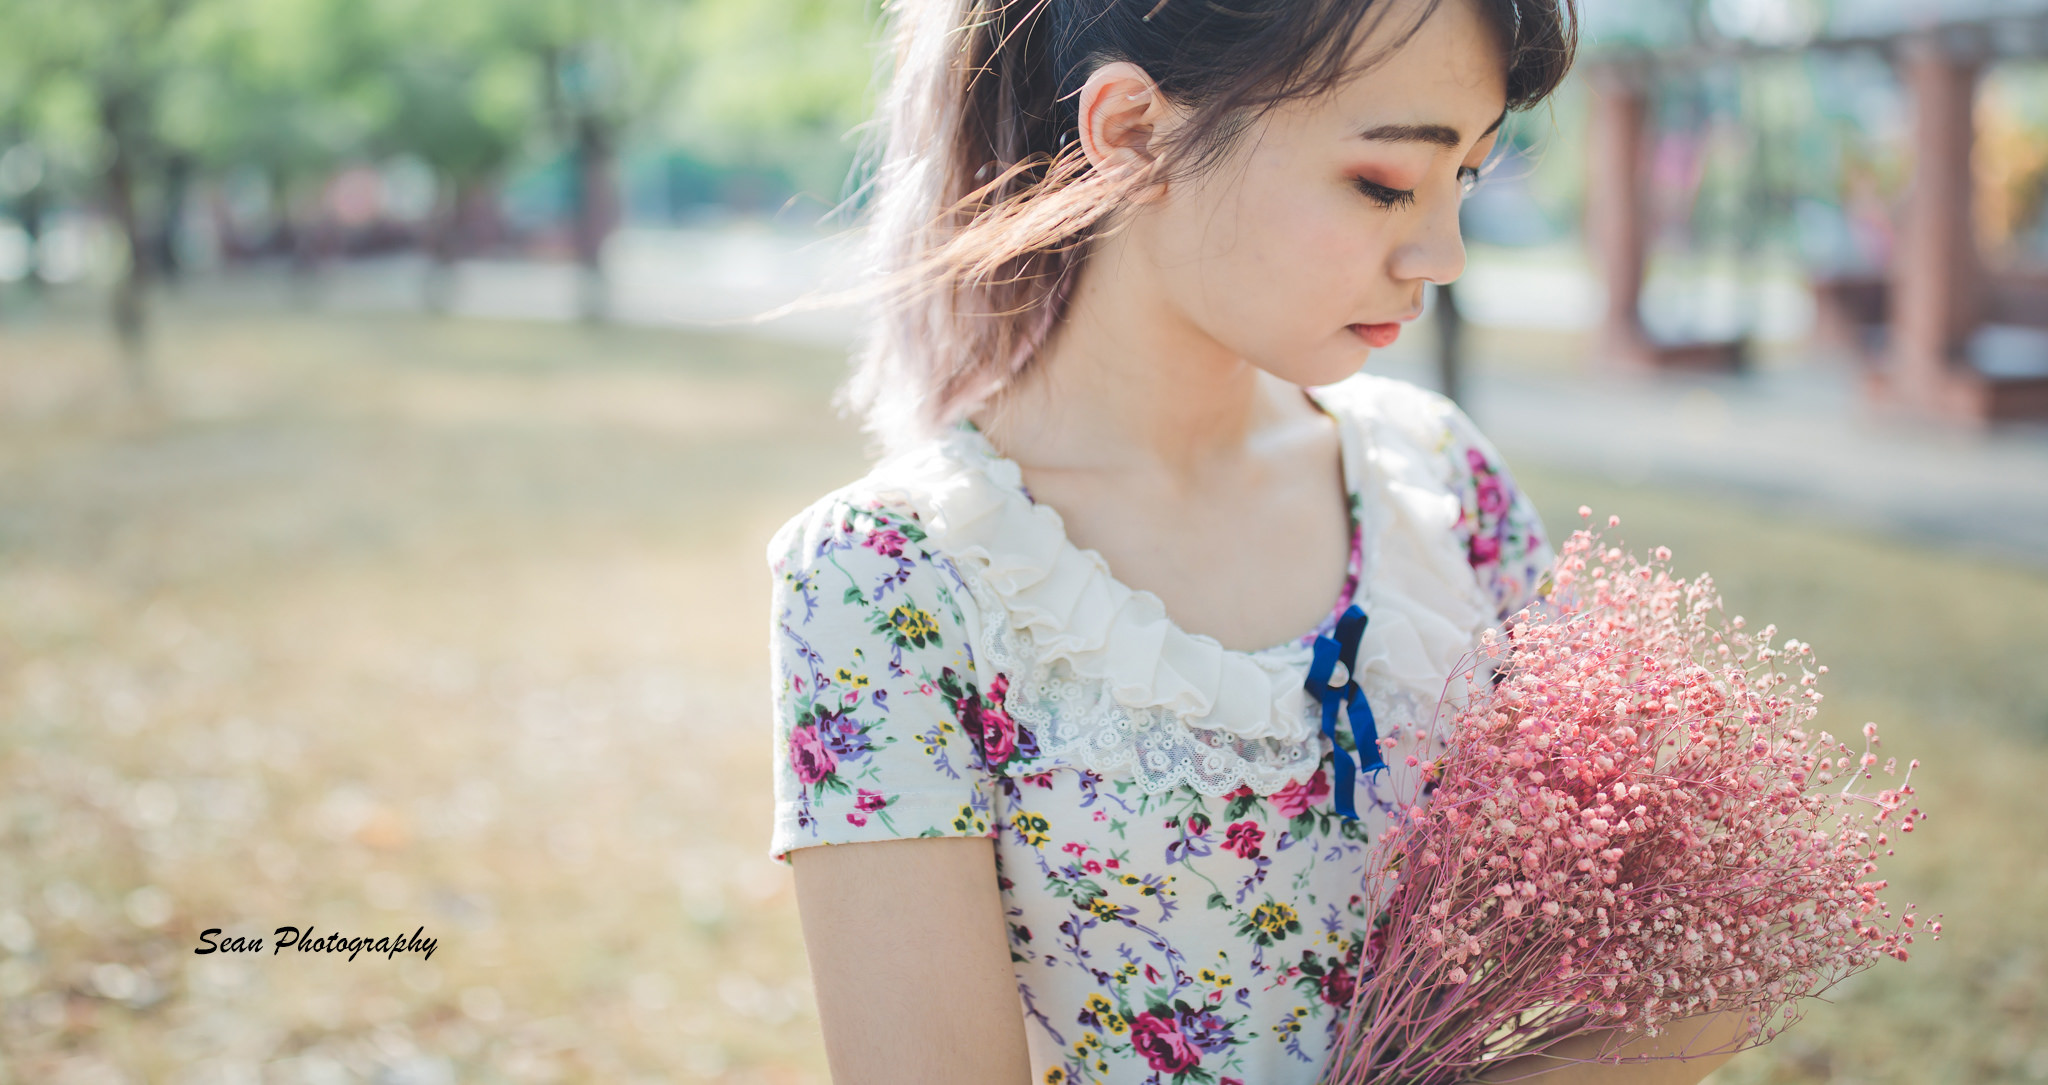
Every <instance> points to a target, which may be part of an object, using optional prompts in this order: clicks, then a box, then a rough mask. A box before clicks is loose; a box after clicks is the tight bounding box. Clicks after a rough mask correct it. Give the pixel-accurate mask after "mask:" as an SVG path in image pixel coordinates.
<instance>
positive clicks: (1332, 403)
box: [1315, 373, 1479, 455]
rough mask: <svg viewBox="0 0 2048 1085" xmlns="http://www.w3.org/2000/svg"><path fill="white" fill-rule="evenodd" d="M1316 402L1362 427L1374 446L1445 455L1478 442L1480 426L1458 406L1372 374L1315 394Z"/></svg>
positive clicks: (1345, 381) (1337, 384)
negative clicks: (1394, 444) (1388, 444)
mask: <svg viewBox="0 0 2048 1085" xmlns="http://www.w3.org/2000/svg"><path fill="white" fill-rule="evenodd" d="M1315 395H1316V401H1317V402H1319V403H1321V404H1322V405H1323V407H1324V409H1326V410H1328V411H1330V412H1331V413H1332V414H1335V415H1338V416H1340V417H1344V418H1347V419H1349V420H1351V421H1353V422H1362V423H1368V424H1369V425H1368V426H1366V427H1364V428H1366V429H1367V430H1368V433H1367V434H1366V436H1367V438H1368V439H1370V440H1375V441H1378V442H1381V443H1386V442H1389V441H1393V442H1398V443H1400V444H1404V445H1407V446H1410V447H1412V448H1414V449H1416V450H1418V451H1421V452H1426V453H1430V454H1434V455H1443V454H1444V453H1446V452H1448V451H1450V450H1451V448H1452V446H1453V445H1454V444H1458V443H1461V442H1470V441H1473V440H1474V439H1477V438H1479V430H1478V427H1477V426H1474V425H1473V424H1472V420H1471V419H1470V418H1468V417H1466V415H1465V412H1464V411H1462V410H1460V409H1459V408H1458V405H1457V404H1456V403H1453V402H1451V400H1450V399H1449V398H1447V397H1445V396H1443V395H1442V394H1440V393H1437V392H1434V391H1431V390H1430V389H1428V388H1424V387H1422V386H1420V385H1416V384H1411V383H1409V382H1407V381H1404V380H1397V379H1395V378H1393V377H1382V376H1379V375H1378V374H1374V373H1358V374H1355V375H1353V376H1351V377H1348V378H1346V379H1344V380H1342V381H1339V382H1337V383H1336V384H1331V385H1326V386H1324V387H1322V388H1319V389H1317V390H1316V393H1315Z"/></svg>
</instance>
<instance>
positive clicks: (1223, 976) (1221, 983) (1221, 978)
mask: <svg viewBox="0 0 2048 1085" xmlns="http://www.w3.org/2000/svg"><path fill="white" fill-rule="evenodd" d="M1202 982H1203V983H1206V984H1208V985H1209V986H1211V987H1228V986H1230V975H1229V973H1225V972H1217V971H1216V970H1215V969H1213V968H1204V969H1202Z"/></svg>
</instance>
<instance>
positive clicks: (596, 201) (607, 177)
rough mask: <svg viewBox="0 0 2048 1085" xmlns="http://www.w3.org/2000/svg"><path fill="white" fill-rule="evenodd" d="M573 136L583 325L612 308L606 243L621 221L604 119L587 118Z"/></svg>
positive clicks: (612, 147) (612, 142)
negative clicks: (605, 257) (606, 274)
mask: <svg viewBox="0 0 2048 1085" xmlns="http://www.w3.org/2000/svg"><path fill="white" fill-rule="evenodd" d="M575 132H576V173H575V177H576V222H575V247H576V263H577V266H578V269H579V272H580V273H579V275H578V290H579V293H578V299H577V308H578V312H579V313H581V315H582V317H583V319H585V320H603V319H605V317H606V316H607V315H609V311H610V308H611V306H610V297H609V289H608V286H607V284H606V282H605V277H604V243H605V241H606V239H607V238H609V237H610V236H611V232H612V229H613V228H614V227H615V226H617V225H618V220H619V196H618V156H617V146H616V144H617V140H616V139H615V138H614V133H613V132H612V128H611V124H610V123H609V122H608V121H607V120H606V119H604V118H603V117H599V116H595V115H592V114H588V113H586V114H584V115H583V116H580V117H578V118H577V119H576V122H575Z"/></svg>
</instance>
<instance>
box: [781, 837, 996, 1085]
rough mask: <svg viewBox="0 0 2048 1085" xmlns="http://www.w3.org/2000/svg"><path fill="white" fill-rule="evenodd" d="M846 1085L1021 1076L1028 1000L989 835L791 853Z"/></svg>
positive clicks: (832, 1046)
mask: <svg viewBox="0 0 2048 1085" xmlns="http://www.w3.org/2000/svg"><path fill="white" fill-rule="evenodd" d="M790 862H791V864H792V865H794V866H795V868H796V893H797V908H798V910H799V911H800V912H801V913H802V915H803V924H804V944H805V946H806V947H808V949H809V951H810V958H811V976H812V980H813V982H814V983H815V984H816V987H817V991H818V1019H819V1022H820V1023H821V1024H822V1025H823V1026H824V1031H825V1056H826V1058H827V1059H828V1060H829V1061H830V1063H831V1065H832V1080H833V1082H834V1083H835V1085H869V1083H876V1085H880V1083H890V1085H897V1083H901V1085H956V1083H958V1082H967V1081H971V1082H976V1083H987V1085H1013V1083H1014V1085H1023V1083H1024V1082H1026V1081H1027V1080H1028V1079H1029V1078H1030V1076H1031V1062H1030V1057H1029V1056H1028V1054H1027V1053H1026V1051H1025V1046H1024V1012H1023V1007H1022V1004H1021V1003H1020V1002H1019V1000H1018V995H1017V978H1016V975H1015V973H1013V972H1012V971H1011V969H1010V947H1009V937H1008V935H1007V933H1006V932H1005V929H1004V924H1003V904H1002V896H1001V894H1000V893H999V892H998V890H997V886H996V865H995V844H994V842H993V841H991V840H988V839H987V838H983V837H952V838H945V839H933V840H883V841H873V842H868V843H860V844H839V845H834V846H832V847H815V848H802V849H800V850H797V851H793V852H791V853H790Z"/></svg>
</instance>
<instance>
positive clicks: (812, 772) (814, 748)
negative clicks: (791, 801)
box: [789, 724, 839, 786]
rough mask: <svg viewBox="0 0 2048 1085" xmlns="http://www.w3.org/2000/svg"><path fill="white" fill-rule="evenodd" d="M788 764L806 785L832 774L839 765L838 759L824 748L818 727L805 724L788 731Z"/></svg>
mask: <svg viewBox="0 0 2048 1085" xmlns="http://www.w3.org/2000/svg"><path fill="white" fill-rule="evenodd" d="M789 766H790V767H791V768H793V769H795V770H796V778H797V779H799V780H802V781H803V782H804V784H805V785H806V786H808V785H810V784H815V783H817V782H818V781H820V780H822V779H824V778H825V777H827V776H830V775H832V770H833V769H835V768H838V767H839V759H838V758H836V757H833V756H832V751H831V750H828V749H826V748H825V740H824V738H823V737H822V736H820V735H819V734H818V729H817V728H816V727H813V726H811V725H810V724H805V725H804V726H802V727H798V728H795V729H793V730H791V731H790V732H789Z"/></svg>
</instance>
